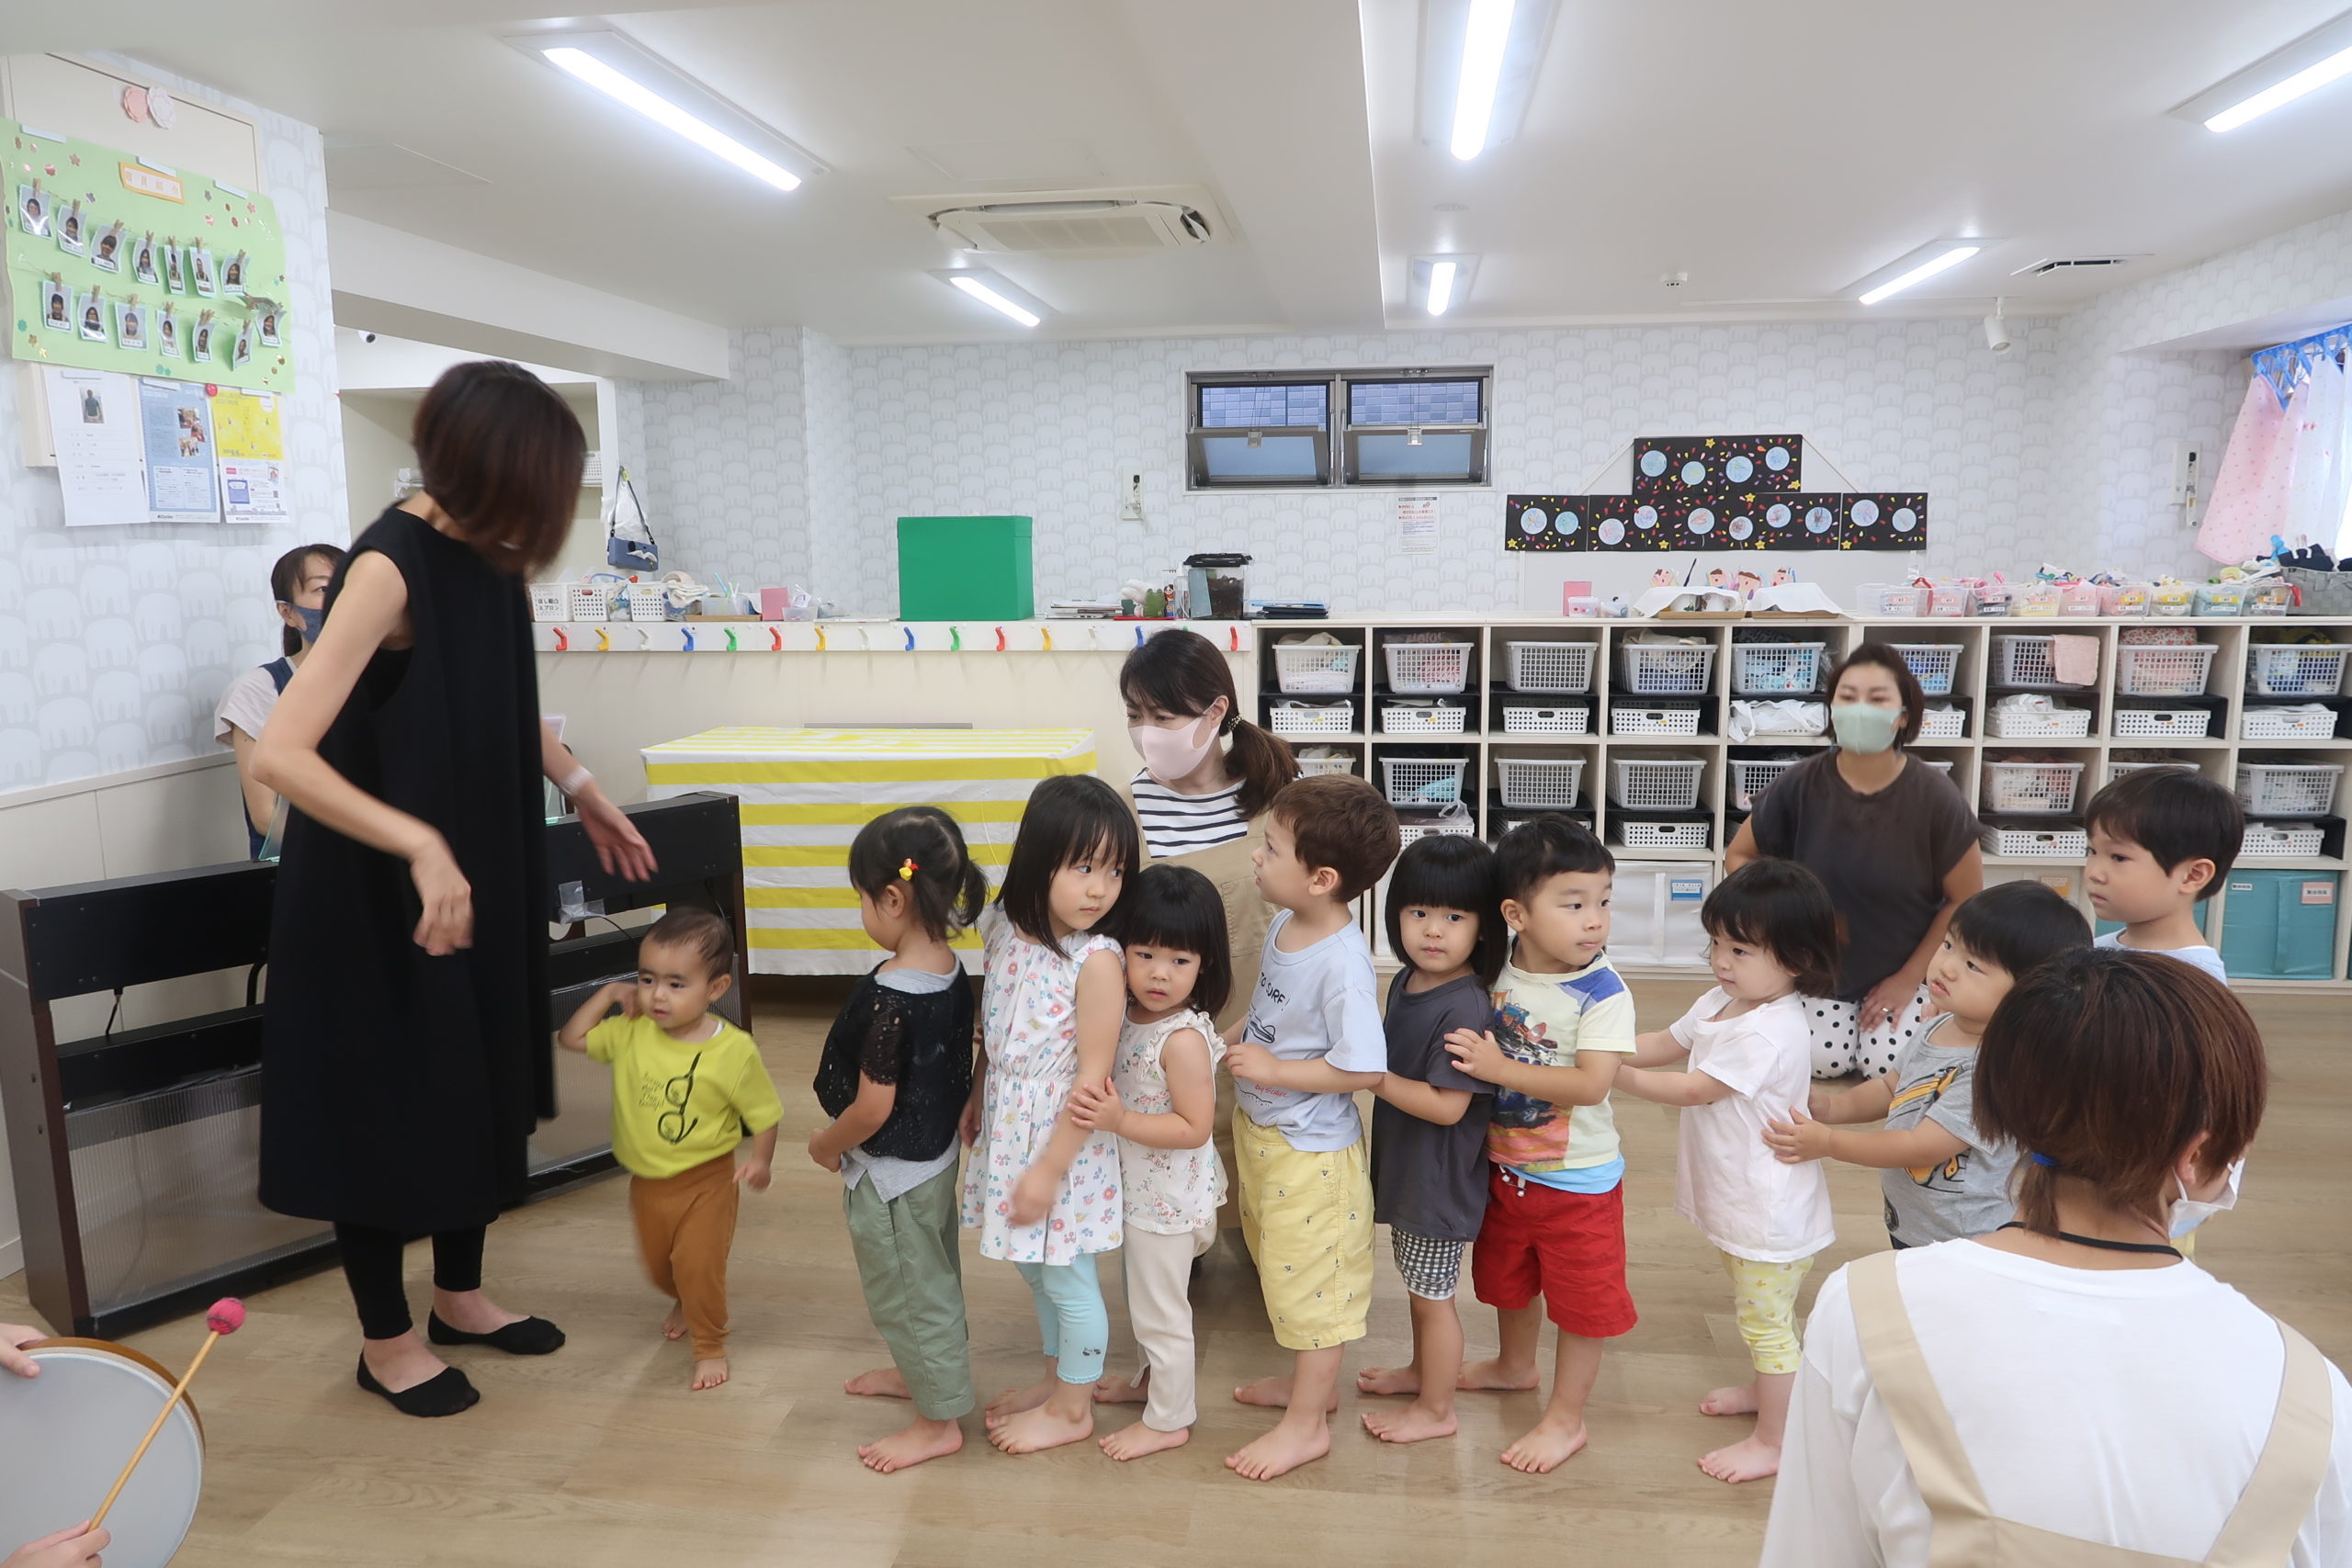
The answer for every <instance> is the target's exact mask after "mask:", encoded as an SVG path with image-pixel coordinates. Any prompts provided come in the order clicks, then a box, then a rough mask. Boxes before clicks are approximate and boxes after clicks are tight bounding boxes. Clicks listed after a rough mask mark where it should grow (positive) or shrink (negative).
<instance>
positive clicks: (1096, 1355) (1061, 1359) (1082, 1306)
mask: <svg viewBox="0 0 2352 1568" xmlns="http://www.w3.org/2000/svg"><path fill="white" fill-rule="evenodd" d="M1013 1267H1014V1268H1015V1269H1020V1270H1021V1278H1022V1279H1023V1280H1026V1281H1027V1282H1028V1286H1029V1293H1030V1294H1031V1295H1032V1296H1034V1297H1035V1298H1036V1303H1037V1328H1038V1331H1039V1332H1040V1334H1041V1335H1042V1336H1043V1337H1044V1339H1045V1345H1046V1355H1047V1356H1048V1357H1050V1358H1052V1359H1053V1362H1054V1375H1055V1376H1056V1377H1058V1378H1060V1379H1061V1380H1062V1382H1100V1381H1101V1380H1102V1377H1103V1356H1104V1355H1105V1354H1107V1353H1108V1352H1109V1350H1110V1348H1111V1314H1110V1313H1109V1312H1108V1311H1106V1310H1105V1309H1104V1307H1103V1282H1102V1280H1099V1279H1097V1278H1096V1277H1095V1273H1094V1254H1092V1253H1091V1252H1083V1253H1080V1254H1079V1258H1078V1261H1077V1262H1075V1263H1015V1264H1014V1265H1013Z"/></svg>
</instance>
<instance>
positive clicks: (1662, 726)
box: [1609, 707, 1699, 736]
mask: <svg viewBox="0 0 2352 1568" xmlns="http://www.w3.org/2000/svg"><path fill="white" fill-rule="evenodd" d="M1609 733H1610V734H1611V735H1665V736H1689V735H1696V734H1698V733H1699V710H1698V709H1697V708H1623V707H1611V709H1610V710H1609Z"/></svg>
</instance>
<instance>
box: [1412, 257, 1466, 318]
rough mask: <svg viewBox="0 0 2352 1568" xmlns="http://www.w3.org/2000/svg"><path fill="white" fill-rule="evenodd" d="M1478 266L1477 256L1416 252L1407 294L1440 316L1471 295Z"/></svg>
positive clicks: (1432, 313)
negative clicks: (1472, 282)
mask: <svg viewBox="0 0 2352 1568" xmlns="http://www.w3.org/2000/svg"><path fill="white" fill-rule="evenodd" d="M1477 270H1478V258H1477V257H1476V256H1465V255H1435V256H1415V257H1414V258H1413V266H1412V275H1411V278H1410V282H1409V286H1408V299H1410V300H1411V301H1412V302H1413V303H1414V304H1417V305H1419V307H1420V308H1421V309H1422V310H1424V311H1426V312H1428V313H1429V314H1430V315H1432V316H1442V315H1444V314H1445V313H1446V312H1447V311H1448V310H1454V309H1456V308H1457V307H1459V306H1460V305H1461V303H1462V301H1463V300H1464V299H1468V298H1469V297H1470V281H1471V279H1472V277H1473V276H1476V273H1477Z"/></svg>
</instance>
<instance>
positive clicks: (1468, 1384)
mask: <svg viewBox="0 0 2352 1568" xmlns="http://www.w3.org/2000/svg"><path fill="white" fill-rule="evenodd" d="M1536 1382H1537V1375H1536V1371H1535V1368H1534V1367H1533V1366H1532V1365H1530V1366H1529V1367H1527V1368H1526V1369H1525V1370H1524V1371H1521V1369H1519V1368H1517V1367H1506V1366H1504V1365H1503V1363H1502V1359H1501V1358H1499V1357H1498V1358H1497V1359H1494V1360H1491V1361H1465V1362H1464V1363H1463V1366H1462V1375H1461V1376H1460V1377H1458V1378H1455V1379H1454V1380H1453V1386H1454V1387H1456V1388H1473V1389H1486V1390H1489V1391H1492V1392H1496V1393H1521V1392H1523V1391H1525V1390H1527V1389H1531V1388H1533V1387H1534V1386H1535V1385H1536Z"/></svg>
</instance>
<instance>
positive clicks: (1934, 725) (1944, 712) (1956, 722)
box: [1919, 707, 1968, 740]
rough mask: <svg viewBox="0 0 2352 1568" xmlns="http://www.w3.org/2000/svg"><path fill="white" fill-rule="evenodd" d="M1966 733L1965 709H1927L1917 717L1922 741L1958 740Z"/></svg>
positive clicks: (1966, 716) (1966, 715)
mask: <svg viewBox="0 0 2352 1568" xmlns="http://www.w3.org/2000/svg"><path fill="white" fill-rule="evenodd" d="M1967 733H1968V710H1967V709H1966V708H1952V707H1943V708H1929V709H1928V710H1927V711H1926V712H1924V713H1922V714H1921V715H1920V716H1919V739H1922V740H1958V739H1962V738H1963V737H1964V736H1966V735H1967Z"/></svg>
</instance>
